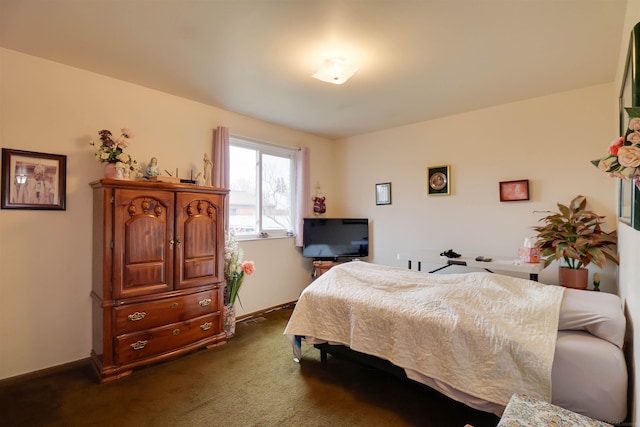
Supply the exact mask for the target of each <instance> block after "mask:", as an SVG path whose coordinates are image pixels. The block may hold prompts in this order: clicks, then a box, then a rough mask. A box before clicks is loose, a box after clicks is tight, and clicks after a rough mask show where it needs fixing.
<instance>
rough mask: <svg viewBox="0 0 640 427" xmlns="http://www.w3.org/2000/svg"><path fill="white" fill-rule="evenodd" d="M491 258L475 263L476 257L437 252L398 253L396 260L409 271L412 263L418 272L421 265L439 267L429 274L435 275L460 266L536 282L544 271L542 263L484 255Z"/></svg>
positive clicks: (420, 269)
mask: <svg viewBox="0 0 640 427" xmlns="http://www.w3.org/2000/svg"><path fill="white" fill-rule="evenodd" d="M484 256H485V257H488V258H491V259H492V260H491V261H489V262H486V261H476V257H477V255H473V256H461V257H460V258H447V257H444V256H440V255H439V254H438V253H437V252H419V253H399V254H398V255H397V258H398V260H400V261H407V266H408V268H409V270H411V267H412V263H414V262H415V263H417V264H418V271H422V263H423V262H424V263H427V264H436V265H441V267H438V268H436V269H434V270H431V271H429V273H435V272H436V271H439V270H442V269H443V268H447V267H451V266H452V265H461V266H465V267H475V268H484V269H485V270H486V271H488V272H490V273H493V270H496V271H511V272H517V273H526V274H529V279H531V280H535V281H536V282H537V281H538V273H540V272H541V271H542V270H544V263H541V262H539V263H535V264H530V263H524V262H522V261H519V260H517V259H516V258H504V257H492V256H490V255H484Z"/></svg>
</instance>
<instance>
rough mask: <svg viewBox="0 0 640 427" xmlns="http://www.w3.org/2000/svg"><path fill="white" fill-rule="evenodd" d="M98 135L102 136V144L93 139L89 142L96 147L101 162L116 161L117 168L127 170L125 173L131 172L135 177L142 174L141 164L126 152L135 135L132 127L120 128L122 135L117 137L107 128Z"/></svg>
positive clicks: (96, 154) (97, 156)
mask: <svg viewBox="0 0 640 427" xmlns="http://www.w3.org/2000/svg"><path fill="white" fill-rule="evenodd" d="M98 136H99V137H100V145H98V144H97V143H96V142H95V141H93V140H91V141H90V142H89V144H90V145H92V146H93V147H95V149H96V152H95V153H94V155H95V158H96V160H98V161H99V162H100V163H114V164H115V167H116V169H122V170H124V171H126V173H125V175H127V176H129V175H131V174H133V176H134V177H138V176H140V165H139V164H138V162H137V161H136V160H134V159H132V158H131V156H129V154H127V153H125V152H124V149H125V148H127V147H129V141H130V140H131V138H133V136H134V135H133V132H131V130H130V129H128V128H122V129H120V136H119V137H117V138H114V137H113V134H112V133H111V131H110V130H107V129H103V130H101V131H99V132H98Z"/></svg>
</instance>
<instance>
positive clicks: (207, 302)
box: [198, 298, 211, 307]
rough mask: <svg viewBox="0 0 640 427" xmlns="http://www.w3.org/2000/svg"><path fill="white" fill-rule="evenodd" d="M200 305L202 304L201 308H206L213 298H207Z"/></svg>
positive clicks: (199, 302)
mask: <svg viewBox="0 0 640 427" xmlns="http://www.w3.org/2000/svg"><path fill="white" fill-rule="evenodd" d="M198 304H200V307H206V306H208V305H209V304H211V298H205V299H203V300H200V301H198Z"/></svg>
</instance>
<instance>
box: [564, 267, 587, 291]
mask: <svg viewBox="0 0 640 427" xmlns="http://www.w3.org/2000/svg"><path fill="white" fill-rule="evenodd" d="M558 274H559V278H560V285H561V286H564V287H565V288H574V289H587V285H588V282H589V270H587V269H586V268H577V269H576V268H569V267H560V270H559V273H558Z"/></svg>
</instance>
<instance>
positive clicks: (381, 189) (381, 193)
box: [376, 182, 391, 205]
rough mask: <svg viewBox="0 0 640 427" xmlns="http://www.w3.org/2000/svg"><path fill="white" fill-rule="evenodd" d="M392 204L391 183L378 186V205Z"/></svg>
mask: <svg viewBox="0 0 640 427" xmlns="http://www.w3.org/2000/svg"><path fill="white" fill-rule="evenodd" d="M390 204H391V183H390V182H384V183H382V184H376V205H390Z"/></svg>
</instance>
